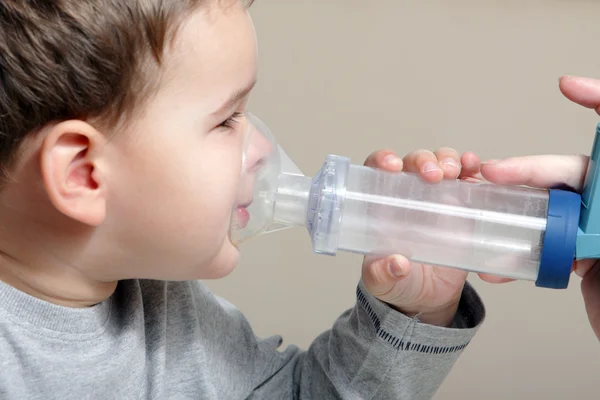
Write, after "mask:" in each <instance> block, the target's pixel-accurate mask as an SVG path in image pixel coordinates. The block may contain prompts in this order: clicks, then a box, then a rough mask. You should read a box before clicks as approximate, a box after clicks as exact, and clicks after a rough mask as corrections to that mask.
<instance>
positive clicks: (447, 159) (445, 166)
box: [434, 147, 462, 179]
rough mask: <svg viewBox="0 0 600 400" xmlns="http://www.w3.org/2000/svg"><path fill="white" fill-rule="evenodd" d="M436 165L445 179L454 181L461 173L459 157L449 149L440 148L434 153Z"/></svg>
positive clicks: (454, 151)
mask: <svg viewBox="0 0 600 400" xmlns="http://www.w3.org/2000/svg"><path fill="white" fill-rule="evenodd" d="M434 154H435V156H436V157H437V159H438V163H439V165H440V167H441V168H442V170H443V171H444V178H445V179H456V178H458V175H459V174H460V171H461V168H462V167H461V164H460V155H459V154H458V152H457V151H456V150H454V149H452V148H449V147H441V148H439V149H437V150H436V151H435V152H434Z"/></svg>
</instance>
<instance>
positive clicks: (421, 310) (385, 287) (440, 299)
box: [362, 148, 509, 327]
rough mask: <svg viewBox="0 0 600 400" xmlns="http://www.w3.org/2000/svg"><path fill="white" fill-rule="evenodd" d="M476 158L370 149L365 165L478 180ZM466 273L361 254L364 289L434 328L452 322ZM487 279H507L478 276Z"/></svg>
mask: <svg viewBox="0 0 600 400" xmlns="http://www.w3.org/2000/svg"><path fill="white" fill-rule="evenodd" d="M480 164H481V163H480V160H479V157H477V156H476V155H475V154H473V153H465V154H463V156H462V157H460V156H459V154H458V153H457V152H456V151H455V150H453V149H448V148H443V149H439V150H437V151H436V152H435V153H432V152H430V151H426V150H419V151H415V152H412V153H409V154H407V155H406V156H405V157H404V159H400V158H399V157H397V156H396V155H395V154H394V153H393V152H392V151H389V150H382V151H378V152H375V153H372V154H371V155H370V156H369V157H368V158H367V160H366V162H365V165H367V166H369V167H373V168H380V169H383V170H386V171H391V172H399V171H407V172H415V173H419V174H420V175H421V176H422V177H423V178H424V179H425V180H427V181H429V182H440V181H441V180H442V179H465V180H473V181H479V180H483V178H482V177H481V173H480ZM467 275H468V273H467V272H465V271H461V270H457V269H450V268H441V267H434V266H431V265H424V264H411V263H410V262H409V261H408V260H407V259H406V258H405V257H403V256H401V255H394V256H390V257H386V258H383V259H374V258H370V257H365V260H364V263H363V270H362V278H363V282H364V284H365V287H366V288H367V290H369V292H370V293H371V294H372V295H373V296H375V297H377V298H378V299H380V300H381V301H383V302H386V303H388V304H389V305H390V306H392V307H394V308H395V309H397V310H398V311H400V312H402V313H403V314H405V315H408V316H409V317H413V316H417V315H418V318H419V320H420V321H422V322H424V323H427V324H431V325H438V326H447V327H449V326H451V325H452V321H453V319H454V315H455V314H456V310H457V309H458V303H459V300H460V296H461V293H462V290H463V286H464V283H465V280H466V279H467ZM480 276H481V277H482V278H483V279H485V280H486V281H489V282H496V283H500V282H507V281H509V280H508V279H504V278H497V277H490V276H483V275H480Z"/></svg>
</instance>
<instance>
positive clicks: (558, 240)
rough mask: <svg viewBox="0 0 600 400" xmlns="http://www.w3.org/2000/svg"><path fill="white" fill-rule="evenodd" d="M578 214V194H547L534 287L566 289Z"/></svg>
mask: <svg viewBox="0 0 600 400" xmlns="http://www.w3.org/2000/svg"><path fill="white" fill-rule="evenodd" d="M580 214H581V196H580V195H579V194H577V193H573V192H568V191H563V190H550V198H549V201H548V222H547V225H546V232H545V233H544V244H543V246H542V255H541V261H540V269H539V272H538V278H537V281H536V282H535V284H536V286H541V287H546V288H552V289H565V288H566V287H567V286H568V285H569V277H570V276H571V267H572V265H573V258H574V257H575V245H576V243H577V232H578V230H579V216H580Z"/></svg>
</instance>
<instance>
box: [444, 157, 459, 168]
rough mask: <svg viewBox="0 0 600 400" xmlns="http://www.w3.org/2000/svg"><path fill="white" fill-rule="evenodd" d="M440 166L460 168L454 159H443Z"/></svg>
mask: <svg viewBox="0 0 600 400" xmlns="http://www.w3.org/2000/svg"><path fill="white" fill-rule="evenodd" d="M442 165H447V166H449V167H454V168H460V164H458V163H457V162H456V160H455V159H454V158H444V159H443V160H442Z"/></svg>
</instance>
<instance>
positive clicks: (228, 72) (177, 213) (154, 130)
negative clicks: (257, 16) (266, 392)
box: [103, 5, 260, 280]
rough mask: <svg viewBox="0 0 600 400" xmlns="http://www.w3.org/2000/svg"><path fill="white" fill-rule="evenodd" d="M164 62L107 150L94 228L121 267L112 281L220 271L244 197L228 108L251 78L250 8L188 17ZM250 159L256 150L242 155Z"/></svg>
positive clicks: (240, 123) (239, 143)
mask: <svg viewBox="0 0 600 400" xmlns="http://www.w3.org/2000/svg"><path fill="white" fill-rule="evenodd" d="M166 64H167V65H166V66H165V69H164V72H165V77H164V81H163V82H162V83H161V88H160V90H159V92H158V94H157V95H156V97H155V98H153V99H152V100H151V101H150V104H149V106H148V108H147V112H145V114H144V116H142V117H141V119H139V120H137V121H135V122H134V124H133V126H132V129H131V132H127V134H125V135H116V136H115V139H114V141H112V142H109V145H108V147H107V149H108V152H107V154H108V159H109V162H110V166H111V167H110V168H109V172H110V176H109V177H108V178H109V179H108V182H109V192H108V196H107V214H106V220H105V223H104V225H103V226H105V227H106V228H105V229H106V233H107V234H110V235H111V238H110V239H109V240H110V241H111V242H110V243H111V244H112V246H114V250H115V251H116V252H117V253H118V255H119V256H121V257H122V256H124V257H123V258H124V259H125V265H126V266H127V267H126V268H129V269H130V270H128V271H123V274H124V275H126V276H123V277H121V279H123V278H127V277H136V278H152V279H167V280H178V279H202V278H218V277H222V276H224V275H226V274H228V273H229V272H231V270H232V269H233V268H234V267H235V265H236V263H237V258H238V252H237V249H236V248H235V247H234V246H233V245H232V243H231V241H230V239H229V235H228V230H229V225H230V220H231V216H232V210H234V209H236V208H237V206H239V205H241V204H242V202H244V201H247V200H246V199H248V198H251V193H239V187H240V174H241V170H242V165H241V164H242V153H243V148H244V140H245V137H246V132H247V130H248V129H247V123H246V120H245V118H244V117H243V116H241V117H238V116H237V115H236V113H240V112H243V111H245V106H246V102H247V97H248V94H249V92H250V90H251V88H252V86H253V84H254V81H255V79H256V69H257V55H256V41H255V32H254V28H253V25H252V22H251V19H250V17H249V15H248V14H247V12H246V11H245V10H244V9H243V7H242V6H241V5H235V6H232V7H228V8H227V9H225V10H221V9H220V8H218V7H214V8H212V9H210V10H202V11H199V12H198V13H196V14H195V15H192V16H190V18H189V19H188V20H187V21H186V22H185V24H184V25H183V26H182V27H181V30H180V31H179V33H178V36H177V41H176V45H175V48H174V49H173V50H172V51H171V52H170V53H168V57H167V58H166ZM230 100H233V101H230ZM232 117H233V119H234V120H233V121H229V122H227V121H228V119H230V118H232ZM251 147H252V146H251ZM253 147H254V148H255V150H256V145H254V146H253ZM259 152H260V149H259ZM259 157H260V155H259V154H257V152H256V151H255V152H254V155H252V156H251V157H250V158H251V159H250V160H247V162H250V164H252V163H253V162H254V163H255V162H256V161H257V159H258V158H259ZM249 167H250V168H251V167H252V165H249ZM246 186H247V185H246ZM245 190H246V191H248V190H250V191H251V188H250V189H249V188H247V187H246V189H245ZM127 260H130V261H131V262H130V263H127ZM119 261H123V259H120V260H119ZM119 264H121V263H119Z"/></svg>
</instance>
